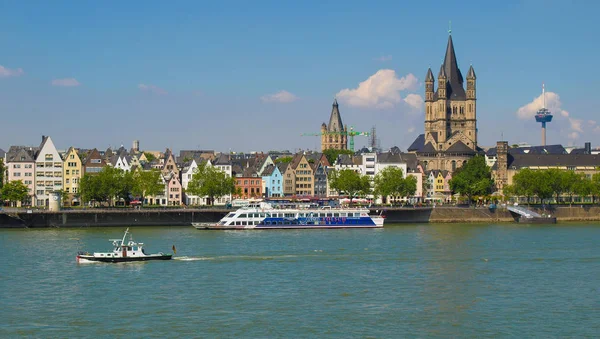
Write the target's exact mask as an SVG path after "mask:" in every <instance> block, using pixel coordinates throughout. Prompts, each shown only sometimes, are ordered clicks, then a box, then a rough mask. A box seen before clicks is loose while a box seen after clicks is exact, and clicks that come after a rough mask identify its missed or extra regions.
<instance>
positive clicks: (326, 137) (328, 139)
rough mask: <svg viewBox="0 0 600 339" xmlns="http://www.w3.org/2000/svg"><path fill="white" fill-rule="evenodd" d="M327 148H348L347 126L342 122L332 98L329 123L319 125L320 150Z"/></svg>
mask: <svg viewBox="0 0 600 339" xmlns="http://www.w3.org/2000/svg"><path fill="white" fill-rule="evenodd" d="M328 149H348V126H344V125H343V124H342V116H341V115H340V108H339V106H338V103H337V100H336V99H334V100H333V105H332V107H331V116H330V117H329V125H326V124H325V123H323V124H322V125H321V151H325V150H328Z"/></svg>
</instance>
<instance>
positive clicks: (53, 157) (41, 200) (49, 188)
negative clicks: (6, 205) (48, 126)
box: [34, 136, 63, 207]
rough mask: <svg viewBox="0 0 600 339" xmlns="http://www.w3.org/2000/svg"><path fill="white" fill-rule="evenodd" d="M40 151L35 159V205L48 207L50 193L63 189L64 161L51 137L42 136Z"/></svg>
mask: <svg viewBox="0 0 600 339" xmlns="http://www.w3.org/2000/svg"><path fill="white" fill-rule="evenodd" d="M39 149H40V150H39V152H38V154H37V155H36V158H35V199H34V205H35V206H38V207H47V206H48V204H49V201H50V192H54V191H61V190H62V189H63V177H62V176H63V159H62V157H61V156H60V154H59V153H58V151H57V150H56V147H55V146H54V143H53V142H52V138H50V137H49V136H42V143H41V144H40V147H39Z"/></svg>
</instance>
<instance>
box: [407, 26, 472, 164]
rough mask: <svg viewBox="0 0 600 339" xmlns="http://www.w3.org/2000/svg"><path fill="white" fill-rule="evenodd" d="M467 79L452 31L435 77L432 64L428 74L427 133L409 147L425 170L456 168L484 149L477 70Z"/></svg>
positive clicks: (426, 101)
mask: <svg viewBox="0 0 600 339" xmlns="http://www.w3.org/2000/svg"><path fill="white" fill-rule="evenodd" d="M466 82H467V83H466V88H465V79H464V78H463V75H462V73H461V71H460V69H459V68H458V62H457V60H456V53H455V52H454V43H453V42H452V35H449V36H448V45H447V46H446V55H445V57H444V63H443V64H442V65H441V67H440V71H439V72H438V75H437V86H436V80H435V78H434V76H433V72H432V71H431V68H429V70H428V71H427V75H426V77H425V131H424V132H425V133H424V134H421V135H419V136H418V137H417V139H415V141H414V142H413V143H412V144H411V146H410V147H409V148H408V151H409V152H411V153H416V154H417V158H418V160H419V162H420V163H421V165H422V166H423V169H424V170H447V171H451V172H453V171H454V170H456V169H457V168H459V167H460V166H462V165H463V164H464V163H465V162H467V161H468V160H469V159H470V158H471V157H473V156H475V155H476V154H478V153H480V152H481V151H482V150H481V149H480V148H479V147H478V146H477V100H476V87H477V86H476V82H477V77H476V76H475V70H474V69H473V66H470V67H469V71H468V72H467V77H466Z"/></svg>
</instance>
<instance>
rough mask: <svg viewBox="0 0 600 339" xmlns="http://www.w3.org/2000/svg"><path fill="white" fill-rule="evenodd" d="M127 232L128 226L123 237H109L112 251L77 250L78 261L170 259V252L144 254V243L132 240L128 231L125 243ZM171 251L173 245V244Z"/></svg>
mask: <svg viewBox="0 0 600 339" xmlns="http://www.w3.org/2000/svg"><path fill="white" fill-rule="evenodd" d="M127 233H129V228H127V229H126V230H125V234H124V235H123V239H110V240H109V241H112V244H113V251H112V252H94V253H89V252H79V253H77V262H78V263H93V262H111V263H115V262H130V261H148V260H170V259H171V258H172V254H164V253H162V252H159V253H156V254H146V251H144V247H143V246H144V244H143V243H141V242H135V241H133V237H132V235H131V233H129V241H128V242H127V243H125V238H126V237H127ZM173 251H175V246H174V245H173Z"/></svg>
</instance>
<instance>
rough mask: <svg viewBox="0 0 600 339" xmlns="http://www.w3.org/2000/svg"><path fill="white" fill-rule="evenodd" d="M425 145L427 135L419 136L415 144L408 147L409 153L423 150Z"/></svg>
mask: <svg viewBox="0 0 600 339" xmlns="http://www.w3.org/2000/svg"><path fill="white" fill-rule="evenodd" d="M424 145H425V134H419V136H418V137H417V138H416V139H415V141H413V143H412V144H411V145H410V146H409V147H408V149H407V151H409V152H416V151H418V150H420V149H421V148H423V146H424Z"/></svg>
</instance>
